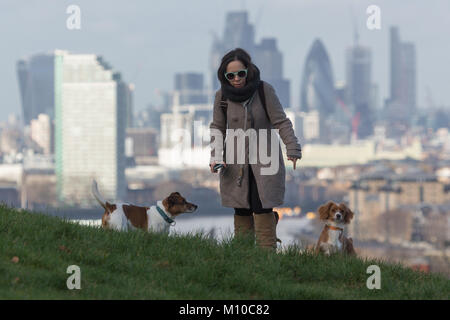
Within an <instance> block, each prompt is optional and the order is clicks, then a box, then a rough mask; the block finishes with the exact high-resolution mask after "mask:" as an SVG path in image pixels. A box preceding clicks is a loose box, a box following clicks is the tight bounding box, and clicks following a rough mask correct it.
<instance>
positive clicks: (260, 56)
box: [208, 11, 291, 108]
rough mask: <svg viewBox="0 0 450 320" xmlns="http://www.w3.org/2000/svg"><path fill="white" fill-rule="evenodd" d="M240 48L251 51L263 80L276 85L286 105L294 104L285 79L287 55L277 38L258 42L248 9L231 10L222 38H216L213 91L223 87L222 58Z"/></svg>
mask: <svg viewBox="0 0 450 320" xmlns="http://www.w3.org/2000/svg"><path fill="white" fill-rule="evenodd" d="M236 48H242V49H244V50H245V51H247V52H248V53H249V54H250V56H251V57H252V60H253V62H254V64H255V65H257V66H258V68H259V70H260V72H261V80H264V81H267V82H268V83H270V84H271V85H272V86H273V87H274V89H275V91H276V92H277V96H278V98H279V99H280V102H281V104H282V105H283V107H286V108H287V107H290V106H291V103H290V81H289V80H287V79H284V78H283V55H282V53H281V52H280V51H279V50H278V48H277V44H276V39H274V38H265V39H262V41H261V43H259V44H257V43H255V30H254V26H253V25H252V24H250V23H249V21H248V13H247V12H246V11H237V12H229V13H227V16H226V19H225V29H224V33H223V37H222V39H219V38H218V37H215V38H214V41H213V45H212V49H211V54H210V61H209V68H210V84H209V85H208V87H209V89H210V90H211V91H213V92H214V91H215V90H217V89H219V87H220V83H219V81H218V79H217V69H218V68H219V66H220V62H221V59H222V57H223V56H224V55H225V54H226V53H227V52H229V51H231V50H233V49H236ZM211 95H212V94H210V96H211ZM210 102H212V101H211V99H210Z"/></svg>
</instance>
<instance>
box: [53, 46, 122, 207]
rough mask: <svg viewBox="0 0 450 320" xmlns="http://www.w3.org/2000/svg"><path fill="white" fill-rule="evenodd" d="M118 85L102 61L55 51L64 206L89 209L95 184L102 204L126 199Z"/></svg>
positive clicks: (57, 137) (57, 140) (57, 156)
mask: <svg viewBox="0 0 450 320" xmlns="http://www.w3.org/2000/svg"><path fill="white" fill-rule="evenodd" d="M118 80H119V81H118ZM121 84H122V82H121V81H120V75H119V76H117V74H114V73H113V71H112V70H111V68H110V67H109V66H108V64H106V63H105V62H104V61H103V60H102V58H101V57H99V56H97V55H95V54H71V53H69V52H67V51H59V50H57V51H55V163H56V167H55V171H56V175H57V190H58V198H59V201H60V204H61V205H63V206H79V207H90V206H92V205H93V204H94V203H95V200H94V198H93V196H92V193H91V184H92V180H93V179H95V180H96V181H97V182H98V184H99V188H100V190H101V192H102V194H103V195H104V197H105V198H106V199H111V200H113V199H114V200H116V199H122V200H123V199H124V198H125V191H126V181H125V154H124V153H125V152H124V145H125V127H126V119H127V108H126V106H124V105H121V103H120V100H123V99H121V96H120V90H119V87H120V85H121Z"/></svg>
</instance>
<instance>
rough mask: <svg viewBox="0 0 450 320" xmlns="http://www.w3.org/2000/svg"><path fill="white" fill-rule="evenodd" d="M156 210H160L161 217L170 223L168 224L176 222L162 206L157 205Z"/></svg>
mask: <svg viewBox="0 0 450 320" xmlns="http://www.w3.org/2000/svg"><path fill="white" fill-rule="evenodd" d="M156 210H158V213H159V214H160V215H161V217H163V219H164V220H165V221H166V222H167V223H168V224H172V223H174V222H175V220H173V219H171V218H169V217H168V216H167V214H166V213H165V212H164V210H163V209H161V208H160V207H158V206H156Z"/></svg>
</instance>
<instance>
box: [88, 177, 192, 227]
mask: <svg viewBox="0 0 450 320" xmlns="http://www.w3.org/2000/svg"><path fill="white" fill-rule="evenodd" d="M92 193H93V195H94V197H95V199H96V200H97V201H98V203H99V204H100V205H101V206H102V207H103V208H104V209H105V212H104V213H103V216H102V227H103V228H105V229H113V230H118V231H128V230H134V229H142V230H146V231H153V232H163V233H169V229H170V226H172V225H175V218H176V217H177V216H179V215H180V214H182V213H186V212H187V213H191V212H194V211H195V210H197V208H198V206H197V205H195V204H193V203H189V202H187V201H186V199H185V198H183V197H182V196H181V195H180V193H178V192H172V193H171V194H170V195H169V196H168V197H167V198H165V199H164V200H160V201H157V203H156V205H155V206H151V207H139V206H135V205H131V204H128V203H114V204H112V203H109V202H108V201H106V200H105V199H103V197H102V196H101V194H100V192H99V191H98V187H97V182H96V181H95V180H94V181H93V182H92Z"/></svg>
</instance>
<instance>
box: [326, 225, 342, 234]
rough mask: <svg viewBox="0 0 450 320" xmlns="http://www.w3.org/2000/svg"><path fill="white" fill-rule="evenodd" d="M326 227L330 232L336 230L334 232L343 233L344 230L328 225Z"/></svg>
mask: <svg viewBox="0 0 450 320" xmlns="http://www.w3.org/2000/svg"><path fill="white" fill-rule="evenodd" d="M327 227H328V228H330V229H331V230H336V231H341V232H342V231H344V229H342V228H339V227H334V226H330V225H329V224H327Z"/></svg>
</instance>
